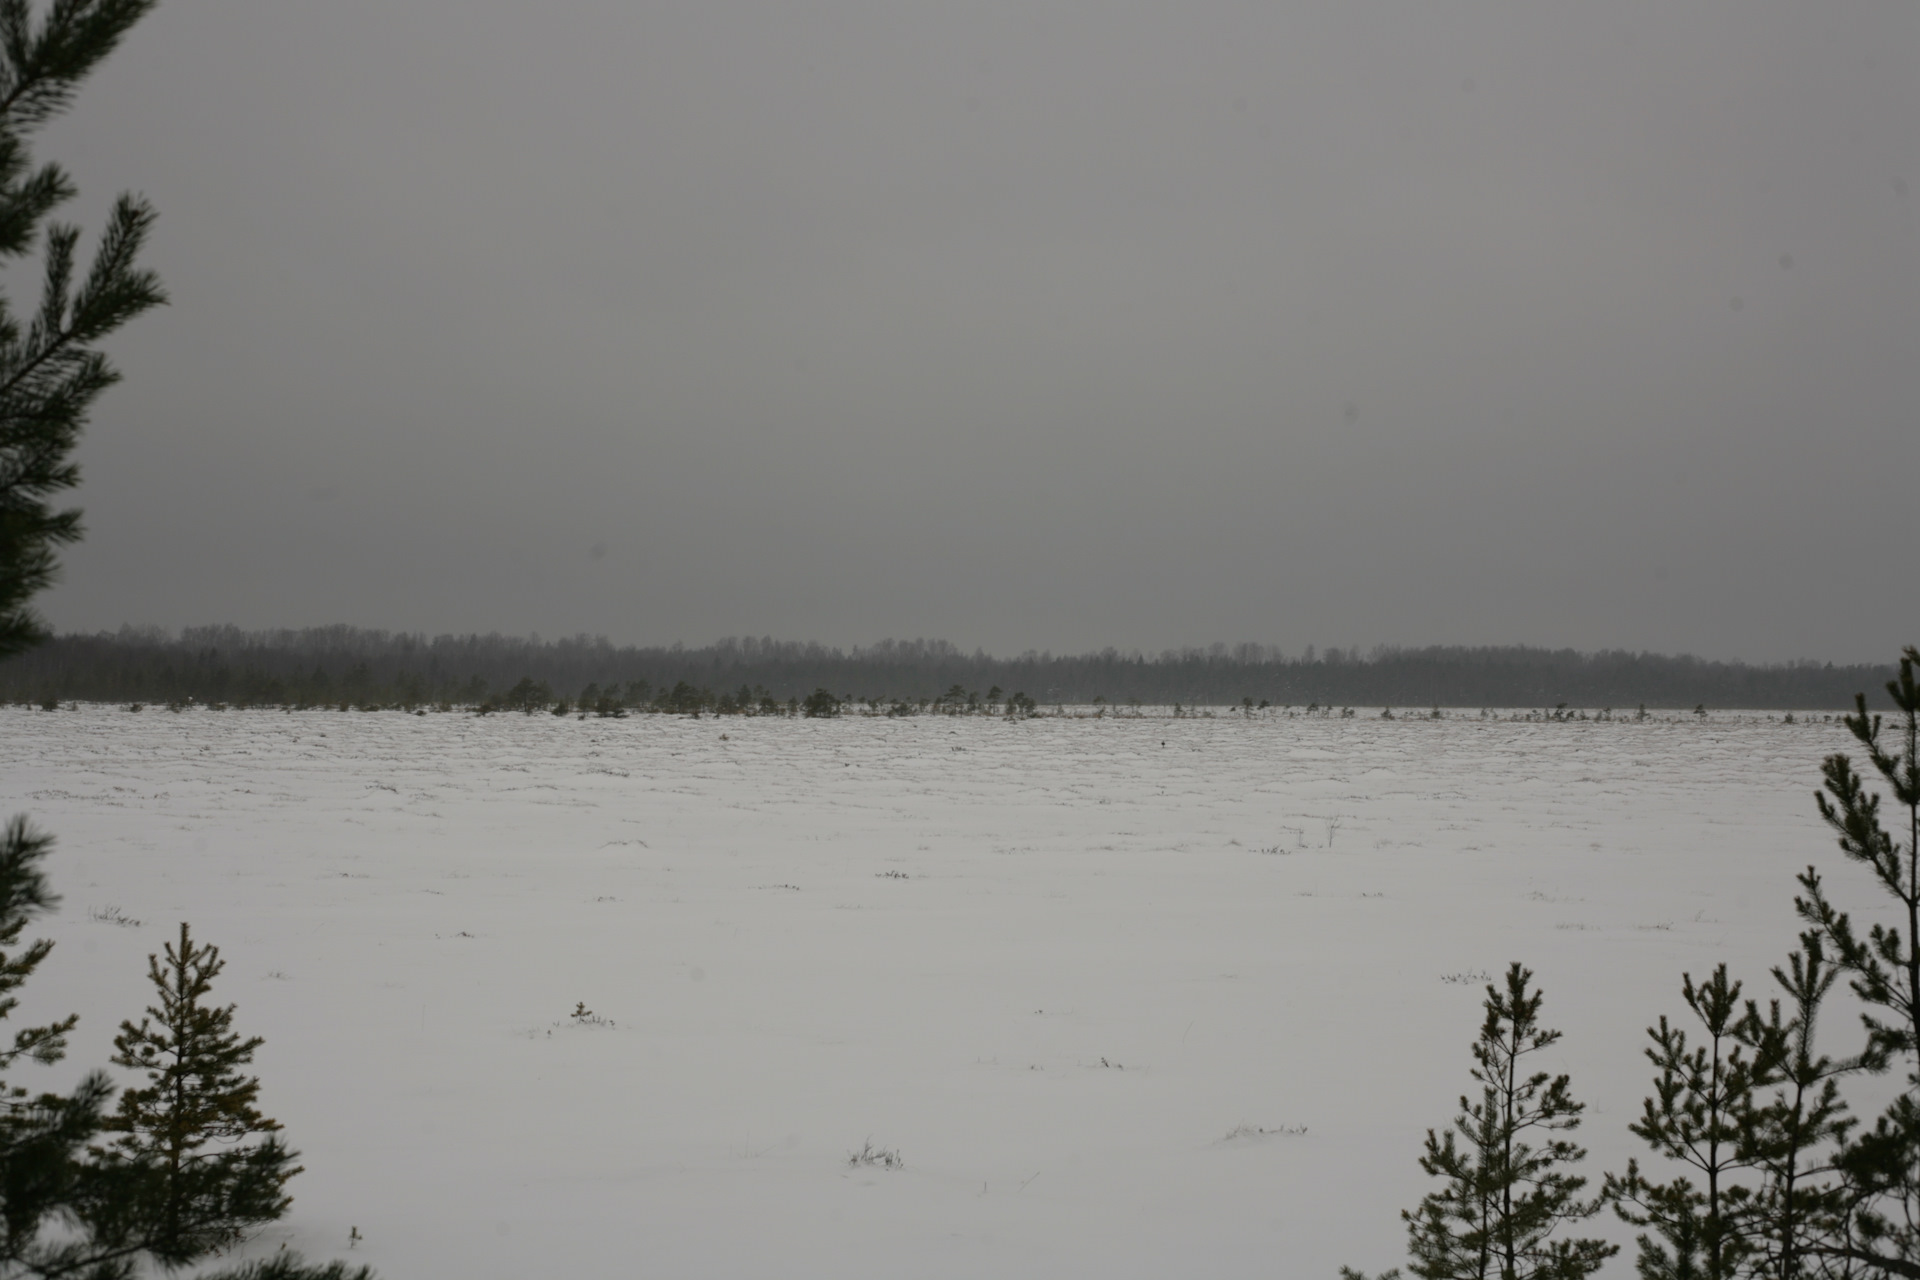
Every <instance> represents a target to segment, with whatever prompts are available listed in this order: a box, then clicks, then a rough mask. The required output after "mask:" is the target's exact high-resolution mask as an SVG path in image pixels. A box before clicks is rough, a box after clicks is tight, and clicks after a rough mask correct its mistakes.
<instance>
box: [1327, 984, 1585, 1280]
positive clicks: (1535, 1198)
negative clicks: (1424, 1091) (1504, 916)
mask: <svg viewBox="0 0 1920 1280" xmlns="http://www.w3.org/2000/svg"><path fill="white" fill-rule="evenodd" d="M1532 979H1533V974H1532V972H1531V971H1530V970H1527V969H1525V968H1522V967H1521V966H1520V965H1519V964H1514V965H1513V966H1511V967H1510V968H1509V969H1508V970H1507V976H1506V989H1505V990H1504V991H1502V990H1501V989H1499V988H1498V987H1495V986H1493V985H1492V984H1489V985H1488V987H1487V999H1486V1006H1485V1007H1486V1019H1485V1021H1484V1022H1482V1023H1481V1026H1480V1038H1479V1039H1478V1040H1476V1041H1475V1042H1474V1045H1473V1061H1474V1065H1473V1068H1472V1075H1473V1078H1474V1079H1475V1080H1476V1081H1478V1082H1479V1084H1480V1098H1479V1100H1478V1101H1474V1100H1472V1099H1470V1098H1467V1097H1462V1098H1461V1099H1460V1114H1459V1115H1458V1116H1457V1117H1455V1119H1454V1127H1453V1128H1451V1129H1448V1130H1446V1131H1445V1132H1444V1133H1443V1134H1436V1133H1435V1132H1434V1131H1433V1130H1431V1129H1429V1130H1428V1131H1427V1144H1426V1153H1425V1154H1424V1155H1422V1156H1421V1157H1420V1167H1421V1168H1422V1169H1424V1170H1426V1171H1427V1172H1428V1173H1429V1174H1431V1175H1433V1176H1434V1177H1436V1178H1440V1179H1442V1180H1443V1181H1442V1185H1441V1186H1440V1188H1439V1189H1438V1190H1435V1191H1433V1192H1431V1193H1429V1194H1428V1195H1427V1196H1426V1197H1425V1198H1424V1199H1423V1200H1421V1202H1420V1205H1419V1207H1418V1208H1416V1209H1412V1210H1409V1211H1406V1212H1403V1213H1402V1214H1401V1215H1400V1216H1401V1218H1402V1219H1403V1220H1405V1222H1406V1224H1407V1253H1408V1255H1409V1260H1408V1263H1407V1269H1408V1270H1410V1271H1411V1272H1413V1274H1414V1275H1416V1276H1420V1277H1422V1280H1494V1278H1495V1277H1498V1280H1579V1278H1580V1277H1583V1276H1589V1275H1592V1274H1593V1273H1594V1272H1596V1271H1598V1270H1599V1269H1600V1265H1601V1263H1603V1262H1604V1261H1606V1259H1608V1258H1610V1257H1612V1256H1613V1255H1614V1254H1615V1253H1617V1252H1619V1248H1618V1246H1616V1245H1611V1244H1608V1243H1607V1242H1605V1241H1603V1240H1593V1239H1565V1238H1561V1239H1555V1238H1553V1237H1554V1234H1555V1232H1556V1231H1558V1229H1559V1228H1560V1227H1561V1226H1563V1225H1565V1224H1570V1223H1575V1222H1580V1221H1583V1220H1584V1219H1586V1218H1590V1217H1592V1216H1593V1214H1594V1213H1595V1212H1597V1211H1598V1209H1599V1202H1598V1201H1597V1200H1588V1199H1583V1198H1582V1197H1581V1195H1580V1192H1581V1190H1582V1189H1583V1188H1584V1187H1585V1186H1586V1179H1585V1178H1582V1177H1580V1176H1578V1175H1576V1174H1574V1173H1572V1172H1571V1171H1570V1170H1571V1167H1572V1166H1573V1165H1575V1164H1577V1163H1579V1161H1581V1160H1582V1159H1584V1158H1585V1157H1586V1154H1587V1153H1586V1151H1585V1150H1584V1149H1583V1148H1582V1147H1580V1146H1579V1145H1577V1144H1576V1143H1573V1142H1571V1141H1569V1140H1568V1139H1566V1138H1564V1137H1559V1136H1555V1135H1558V1134H1563V1133H1569V1132H1571V1131H1572V1130H1574V1129H1576V1128H1578V1127H1579V1125H1580V1113H1581V1112H1582V1111H1583V1110H1585V1104H1584V1103H1580V1102H1576V1101H1574V1098H1573V1094H1572V1090H1571V1086H1570V1083H1569V1080H1568V1078H1567V1077H1566V1076H1564V1075H1561V1076H1550V1075H1549V1074H1548V1073H1547V1072H1544V1071H1539V1072H1532V1071H1529V1070H1528V1069H1527V1068H1526V1067H1525V1066H1524V1065H1523V1063H1524V1061H1525V1059H1527V1058H1530V1057H1532V1056H1533V1055H1534V1054H1537V1053H1540V1052H1541V1051H1543V1050H1545V1049H1547V1048H1549V1047H1551V1046H1552V1045H1553V1044H1555V1043H1556V1042H1557V1041H1558V1040H1559V1039H1560V1033H1559V1032H1558V1031H1553V1030H1550V1029H1548V1028H1546V1027H1543V1026H1541V1025H1540V1004H1541V1000H1542V995H1541V993H1540V992H1539V991H1538V990H1536V989H1529V986H1528V984H1529V983H1530V982H1531V981H1532ZM1340 1274H1341V1276H1342V1277H1344V1280H1364V1278H1363V1277H1362V1276H1361V1275H1360V1273H1359V1272H1356V1271H1353V1270H1351V1269H1349V1268H1342V1269H1341V1272H1340ZM1398 1274H1399V1272H1398V1271H1397V1270H1395V1271H1389V1272H1386V1273H1385V1274H1384V1275H1382V1276H1381V1277H1380V1280H1389V1278H1390V1277H1395V1276H1398Z"/></svg>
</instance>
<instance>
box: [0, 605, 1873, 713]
mask: <svg viewBox="0 0 1920 1280" xmlns="http://www.w3.org/2000/svg"><path fill="white" fill-rule="evenodd" d="M1891 674H1892V670H1891V668H1890V667H1878V666H1835V665H1833V664H1831V663H1818V662H1811V661H1802V662H1793V663H1786V664H1781V665H1773V666H1750V665H1747V664H1744V663H1738V662H1714V661H1708V660H1706V659H1702V658H1695V657H1690V656H1684V655H1683V656H1679V657H1672V656H1667V655H1662V654H1652V653H1627V652H1621V651H1606V652H1599V653H1579V652H1576V651H1574V650H1571V649H1535V648H1525V647H1519V646H1509V647H1498V648H1462V647H1431V648H1424V649H1398V648H1377V649H1374V650H1373V651H1372V652H1370V653H1365V654H1362V653H1358V652H1356V651H1350V650H1342V649H1337V648H1336V649H1327V650H1324V651H1320V652H1316V651H1315V650H1314V649H1312V648H1308V649H1307V650H1306V651H1305V652H1303V653H1296V654H1286V653H1282V652H1281V651H1279V650H1277V649H1274V648H1271V647H1269V646H1265V645H1251V644H1243V645H1235V646H1228V645H1224V644H1216V645H1214V646H1212V647H1211V648H1205V649H1180V650H1167V651H1165V652H1162V653H1157V654H1145V653H1140V652H1137V651H1136V652H1121V651H1119V650H1116V649H1106V650H1102V651H1100V652H1098V653H1083V654H1052V653H1036V652H1031V651H1029V652H1027V653H1023V654H1021V655H1019V656H1018V657H1007V658H1002V657H994V656H991V655H989V654H986V653H983V652H980V651H978V650H975V651H974V652H972V653H967V652H963V651H962V650H960V649H959V648H957V647H955V646H954V645H952V644H949V643H947V642H946V641H941V640H913V641H905V642H902V641H895V640H886V641H882V642H880V643H879V644H875V645H869V646H865V647H856V648H853V649H839V648H830V647H827V646H824V645H819V644H810V643H796V642H792V641H778V640H772V639H754V638H751V637H749V638H745V639H728V640H722V641H719V642H718V643H715V644H711V645H707V646H705V647H702V648H697V649H696V648H686V647H683V646H681V645H673V646H670V647H655V648H641V647H631V646H629V647H616V646H614V645H612V644H610V643H609V642H608V641H607V640H605V639H604V638H598V637H589V636H584V635H583V636H574V637H571V638H568V639H561V640H542V639H540V638H539V637H538V636H530V637H524V638H523V637H516V636H501V635H486V636H479V635H468V636H435V637H432V638H429V637H427V636H424V635H414V634H407V633H404V632H402V633H395V632H388V631H376V630H362V629H359V628H355V627H345V626H335V627H315V628H309V629H306V630H302V631H242V630H240V629H238V628H235V627H196V628H190V629H188V630H185V631H182V632H180V633H179V634H177V635H174V634H169V633H166V632H162V631H159V630H156V629H151V628H149V629H135V628H131V627H123V628H121V629H120V630H119V631H117V632H101V633H98V634H94V635H65V636H60V637H58V638H56V639H53V640H51V641H50V642H48V643H46V644H44V645H41V646H40V647H38V648H36V649H33V650H31V651H29V652H26V653H23V654H20V655H18V656H16V657H13V658H10V659H8V660H6V661H5V662H0V699H4V700H6V701H9V702H26V701H35V702H38V701H46V700H53V699H57V700H60V701H82V702H87V701H92V702H146V703H158V704H165V703H169V702H188V701H192V702H199V703H216V702H217V703H226V704H228V705H232V706H331V705H340V704H346V705H351V706H364V705H380V706H433V705H438V704H450V705H454V706H462V707H480V706H484V705H487V704H489V703H490V702H491V703H492V704H493V705H494V706H495V707H497V708H501V709H506V708H507V707H508V706H510V705H511V704H512V701H513V699H514V697H515V696H516V695H515V693H514V691H515V690H516V689H518V690H520V691H521V696H523V697H524V696H525V695H526V694H527V693H528V691H529V690H531V689H533V688H537V687H544V689H545V695H544V697H545V699H546V701H547V704H548V705H549V706H552V705H554V704H556V703H557V702H559V701H561V700H566V701H568V702H569V703H571V704H574V705H575V706H577V705H578V703H579V702H580V701H581V697H582V695H583V694H585V693H588V692H589V690H590V691H591V696H590V697H589V698H588V704H589V705H588V706H586V707H582V708H579V709H581V710H588V711H591V710H593V709H595V706H596V705H597V704H598V702H599V701H600V700H602V699H605V700H607V702H608V703H609V704H610V707H611V704H613V703H616V702H617V703H620V704H621V705H622V706H624V707H625V708H626V709H631V710H638V709H654V710H674V711H681V712H687V711H692V710H696V709H697V710H707V711H713V710H722V709H726V710H733V709H739V710H754V711H764V710H771V709H773V708H774V707H776V706H777V707H779V708H782V709H785V710H788V711H791V710H793V709H795V708H797V707H799V706H801V705H802V703H803V702H804V700H805V699H807V698H808V697H810V696H812V695H813V694H814V693H815V692H816V691H818V690H826V691H828V693H829V695H830V696H832V697H833V698H835V699H838V700H839V701H841V702H854V703H858V704H861V705H863V706H867V707H877V708H880V709H883V710H895V709H897V710H922V711H924V710H946V711H953V710H956V709H958V708H963V707H968V699H969V698H971V699H972V700H973V703H972V706H971V707H970V708H969V709H971V710H975V711H984V710H986V709H987V707H986V703H987V700H988V696H989V693H990V692H991V691H993V690H996V689H998V690H1008V691H1015V692H1017V693H1018V694H1019V696H1020V697H1022V698H1023V699H1030V700H1032V701H1033V702H1034V703H1036V704H1039V705H1053V704H1056V703H1093V702H1095V701H1096V700H1097V701H1101V702H1105V703H1108V704H1111V705H1113V706H1126V705H1128V704H1134V703H1138V704H1147V705H1170V704H1173V703H1181V704H1184V705H1186V706H1203V707H1204V706H1214V707H1218V706H1239V705H1242V704H1246V705H1252V703H1254V702H1263V703H1268V704H1271V705H1273V706H1301V707H1304V706H1308V705H1311V704H1316V703H1317V704H1319V705H1322V706H1326V705H1338V706H1353V705H1360V706H1409V707H1432V706H1440V707H1552V706H1556V705H1559V704H1563V703H1564V704H1566V705H1569V706H1578V707H1595V708H1598V707H1636V706H1641V705H1644V706H1648V707H1655V708H1674V707H1677V708H1682V709H1689V710H1690V709H1692V708H1693V707H1695V706H1699V705H1705V706H1708V707H1751V708H1758V709H1772V710H1840V709H1843V708H1845V707H1847V706H1848V705H1849V704H1850V702H1851V697H1852V693H1853V691H1854V690H1857V689H1859V688H1860V687H1862V686H1863V685H1869V686H1871V685H1878V684H1881V683H1884V682H1885V681H1886V680H1887V679H1888V678H1889V677H1890V676H1891ZM1011 696H1013V694H1012V693H1006V694H1001V695H998V697H999V698H1000V699H1001V701H999V702H998V703H997V704H996V706H995V707H994V709H995V710H998V711H1002V712H1004V710H1005V701H1004V699H1005V698H1007V697H1011ZM1249 700H1251V701H1249ZM723 701H725V702H730V703H731V704H732V706H730V707H726V708H723V707H722V703H723ZM936 703H938V705H937V706H936ZM514 709H522V710H524V709H525V708H524V707H516V708H514Z"/></svg>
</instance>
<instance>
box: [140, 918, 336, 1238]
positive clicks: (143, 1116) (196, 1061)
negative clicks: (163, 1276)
mask: <svg viewBox="0 0 1920 1280" xmlns="http://www.w3.org/2000/svg"><path fill="white" fill-rule="evenodd" d="M223 968H225V961H223V960H221V959H220V949H219V948H218V947H208V946H199V945H196V944H195V943H194V941H193V937H192V935H191V933H190V932H189V931H188V928H187V926H186V925H185V924H184V923H183V924H181V926H180V942H179V945H178V946H175V945H174V944H172V943H168V944H167V947H166V962H165V963H164V964H163V963H161V960H160V957H158V956H149V957H147V976H148V978H149V980H150V981H151V982H152V983H153V986H154V989H155V991H156V992H157V993H158V994H157V1002H156V1003H155V1004H153V1005H150V1006H148V1008H147V1011H146V1016H145V1017H143V1018H141V1019H140V1022H139V1025H137V1026H136V1025H135V1024H134V1023H132V1022H123V1023H121V1024H120V1034H119V1035H117V1036H115V1037H114V1041H113V1048H114V1055H113V1064H114V1065H115V1066H117V1067H124V1068H127V1069H129V1070H134V1071H140V1072H144V1073H145V1075H146V1077H147V1079H146V1084H145V1085H144V1086H142V1087H136V1088H131V1089H127V1090H126V1091H125V1092H123V1093H122V1094H121V1095H120V1108H119V1111H118V1112H117V1113H116V1114H115V1115H114V1117H113V1118H112V1119H111V1120H110V1121H109V1122H108V1123H107V1125H106V1129H107V1130H108V1131H109V1132H111V1133H117V1134H119V1135H121V1136H120V1137H119V1139H118V1140H117V1141H116V1142H115V1143H114V1145H113V1155H115V1156H117V1157H119V1158H120V1159H121V1160H123V1161H125V1162H126V1163H128V1164H130V1165H132V1166H135V1167H138V1168H141V1169H144V1170H146V1171H147V1174H148V1176H147V1177H146V1179H145V1182H144V1186H143V1191H144V1199H145V1201H146V1205H145V1211H146V1213H147V1215H148V1216H149V1218H150V1221H151V1222H152V1224H153V1225H152V1228H151V1231H150V1242H149V1246H148V1247H149V1249H150V1250H151V1251H152V1252H153V1254H154V1256H155V1257H157V1258H159V1259H160V1260H161V1261H163V1262H184V1261H189V1260H191V1259H193V1258H198V1257H204V1256H205V1255H207V1254H208V1253H211V1252H213V1251H215V1250H219V1249H224V1248H226V1247H228V1246H230V1245H232V1244H234V1243H236V1242H237V1241H239V1240H240V1239H242V1238H243V1237H244V1236H245V1235H246V1233H247V1232H248V1231H250V1230H251V1229H253V1228H255V1227H258V1226H261V1225H263V1224H265V1223H268V1222H272V1221H273V1220H275V1219H276V1218H279V1217H280V1216H281V1215H282V1214H284V1213H285V1212H286V1211H287V1206H288V1205H289V1204H291V1203H292V1198H291V1197H290V1196H288V1195H287V1194H286V1190H285V1188H286V1184H287V1181H288V1180H289V1179H290V1178H292V1177H293V1176H294V1175H295V1174H296V1173H299V1172H300V1169H299V1167H298V1166H297V1165H295V1164H294V1161H295V1160H296V1159H297V1158H298V1157H297V1156H296V1155H295V1153H294V1152H292V1151H290V1150H288V1149H287V1147H286V1145H285V1144H284V1143H283V1142H282V1141H281V1139H280V1136H279V1130H280V1125H279V1122H277V1121H275V1120H271V1119H268V1118H267V1117H266V1116H265V1115H263V1114H261V1112H260V1109H259V1108H258V1106H256V1105H255V1103H256V1101H257V1100H258V1098H259V1096H260V1081H259V1080H258V1079H256V1078H254V1077H253V1076H250V1075H248V1074H246V1070H245V1069H246V1067H247V1066H248V1064H250V1063H251V1062H252V1061H253V1054H254V1051H255V1050H256V1049H258V1048H259V1047H260V1045H261V1044H262V1043H264V1042H263V1041H262V1040H261V1039H260V1038H259V1037H258V1036H255V1037H251V1038H249V1039H242V1038H241V1037H240V1035H239V1034H238V1033H237V1032H235V1031H234V1029H233V1012H234V1006H233V1005H230V1004H229V1005H216V1004H213V1003H210V1002H209V1000H208V996H209V994H210V992H211V991H212V988H213V980H214V979H215V978H216V977H218V976H219V975H220V971H221V969H223Z"/></svg>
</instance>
